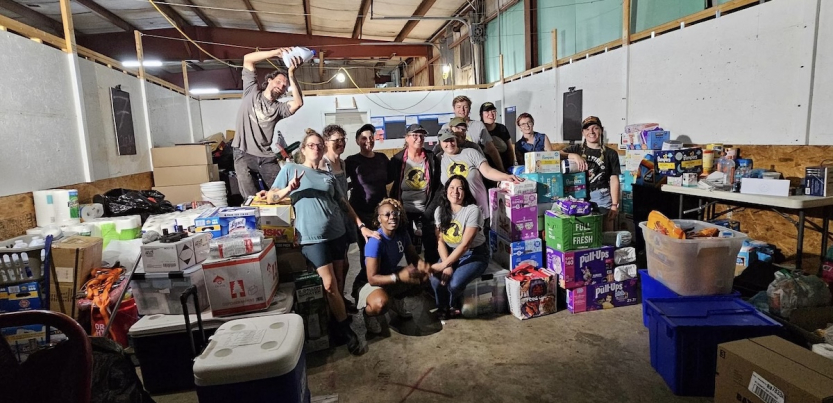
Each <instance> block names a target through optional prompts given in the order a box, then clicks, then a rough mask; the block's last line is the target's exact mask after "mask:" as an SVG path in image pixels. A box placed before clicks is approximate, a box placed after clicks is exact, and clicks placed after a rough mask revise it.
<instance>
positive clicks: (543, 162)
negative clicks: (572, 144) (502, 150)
mask: <svg viewBox="0 0 833 403" xmlns="http://www.w3.org/2000/svg"><path fill="white" fill-rule="evenodd" d="M524 167H525V171H526V173H550V174H554V173H560V172H561V154H560V153H559V152H558V151H530V152H527V153H526V154H524Z"/></svg>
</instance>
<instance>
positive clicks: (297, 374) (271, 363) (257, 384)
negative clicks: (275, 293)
mask: <svg viewBox="0 0 833 403" xmlns="http://www.w3.org/2000/svg"><path fill="white" fill-rule="evenodd" d="M303 350H304V321H303V319H301V317H300V316H298V315H296V314H286V315H277V316H266V317H258V318H247V319H237V320H233V321H230V322H228V323H225V324H223V325H222V326H220V328H219V329H217V331H216V332H215V333H214V336H212V337H211V341H210V342H209V343H208V346H207V347H206V348H205V351H203V353H202V354H200V356H199V357H197V359H196V360H195V361H194V383H195V384H196V385H197V397H198V398H199V401H200V403H215V402H216V403H226V402H246V403H266V402H307V403H309V401H310V393H309V388H308V387H307V368H306V360H305V358H304V357H305V355H304V353H303Z"/></svg>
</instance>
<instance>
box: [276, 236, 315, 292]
mask: <svg viewBox="0 0 833 403" xmlns="http://www.w3.org/2000/svg"><path fill="white" fill-rule="evenodd" d="M275 254H276V255H277V260H278V275H279V276H280V281H281V282H282V283H284V282H286V283H291V282H292V281H294V275H295V274H297V273H303V272H305V271H306V270H307V258H306V257H304V255H303V254H302V253H301V248H300V247H298V248H287V247H279V246H277V245H275Z"/></svg>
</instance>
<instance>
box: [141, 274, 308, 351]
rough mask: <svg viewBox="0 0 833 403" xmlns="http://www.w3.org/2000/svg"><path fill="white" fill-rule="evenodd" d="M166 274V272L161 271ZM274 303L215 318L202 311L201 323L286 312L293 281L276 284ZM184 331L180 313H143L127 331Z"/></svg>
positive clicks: (145, 333)
mask: <svg viewBox="0 0 833 403" xmlns="http://www.w3.org/2000/svg"><path fill="white" fill-rule="evenodd" d="M162 274H167V273H162ZM274 301H275V303H273V304H272V305H270V306H269V308H267V309H266V310H265V311H260V312H250V313H246V314H242V315H234V316H225V317H222V318H215V317H214V315H212V314H211V311H210V310H208V311H205V312H202V324H203V328H205V329H216V328H218V327H220V326H221V325H222V324H223V323H226V322H228V321H231V320H235V319H240V318H254V317H259V316H275V315H281V314H285V313H288V312H289V311H290V310H291V309H292V304H293V303H294V302H295V283H284V284H281V285H280V286H278V292H277V294H276V295H275V298H274ZM200 305H201V306H200V307H202V305H205V306H206V307H208V301H200ZM189 318H190V319H189V320H190V321H191V329H192V330H197V314H196V313H192V314H190V315H189ZM184 331H185V317H184V316H182V315H162V314H156V315H145V316H143V317H142V318H141V319H139V321H138V322H136V323H134V324H133V326H131V327H130V330H129V331H128V335H130V337H149V336H156V335H161V334H170V333H179V332H184Z"/></svg>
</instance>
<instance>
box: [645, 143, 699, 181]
mask: <svg viewBox="0 0 833 403" xmlns="http://www.w3.org/2000/svg"><path fill="white" fill-rule="evenodd" d="M654 158H655V161H656V170H657V172H659V173H660V174H661V175H665V176H673V177H682V176H683V174H684V173H693V174H698V175H699V174H701V173H703V149H701V148H683V149H680V150H667V151H656V152H654Z"/></svg>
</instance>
